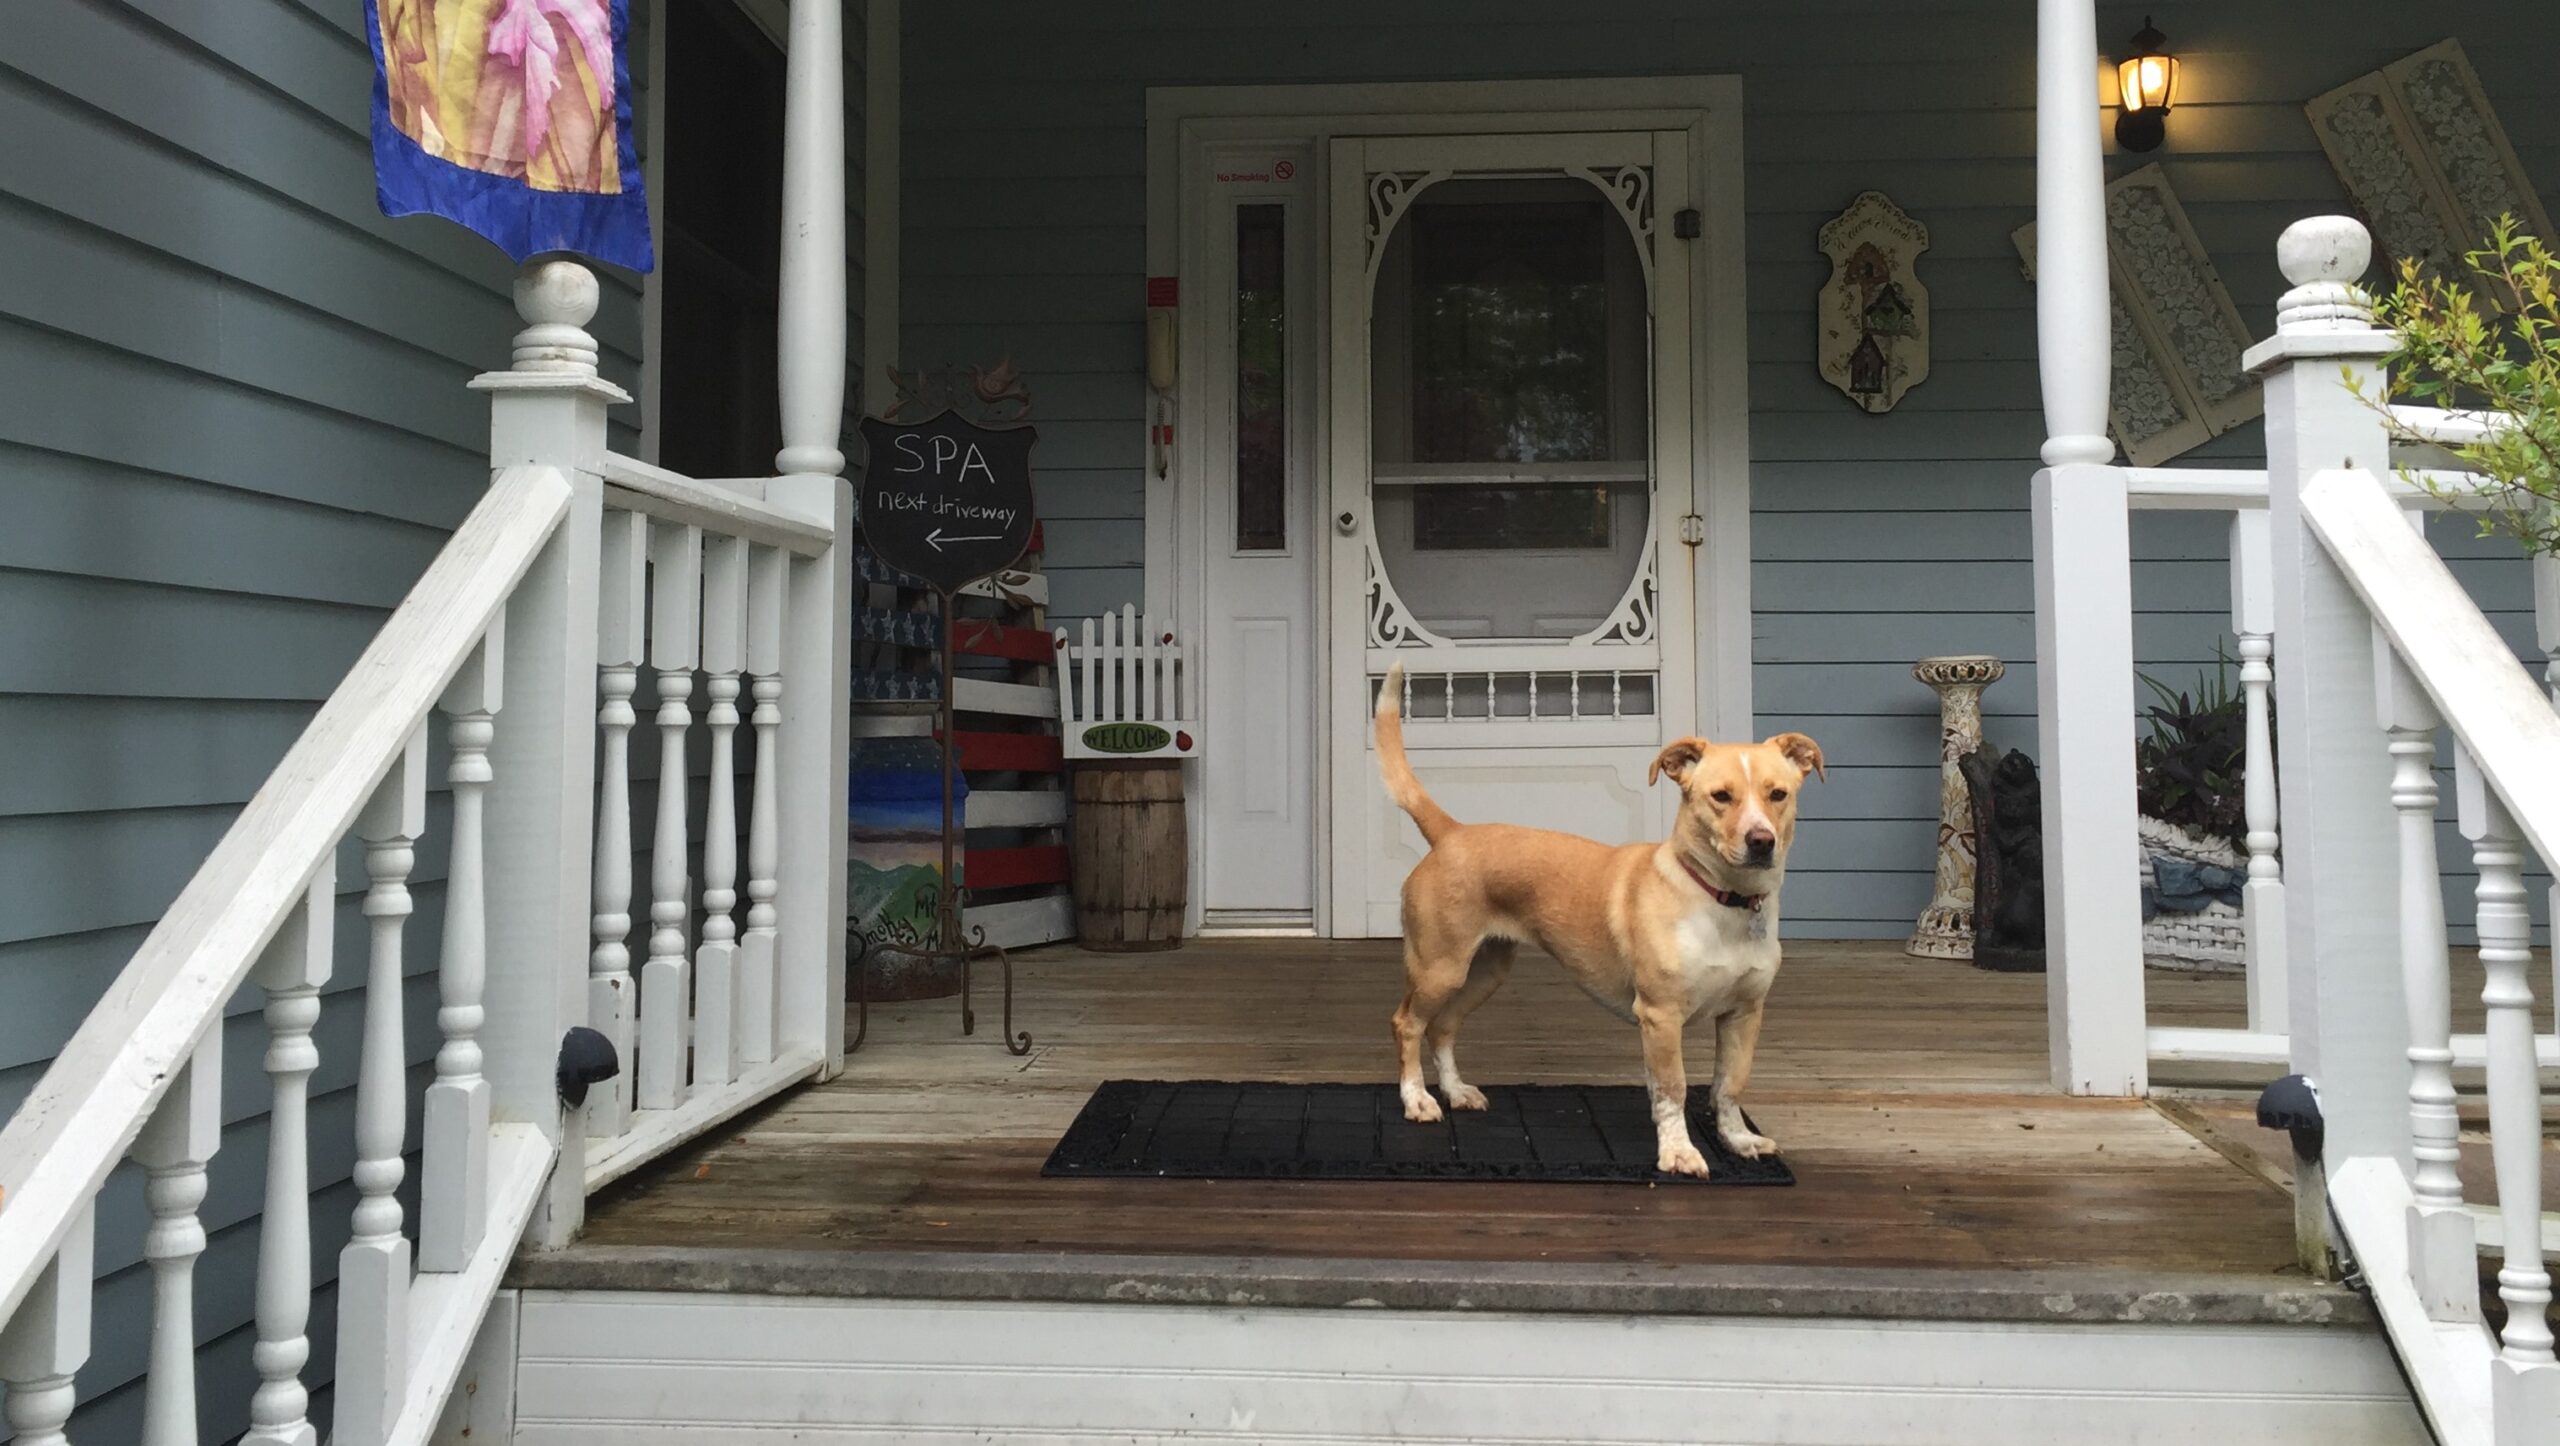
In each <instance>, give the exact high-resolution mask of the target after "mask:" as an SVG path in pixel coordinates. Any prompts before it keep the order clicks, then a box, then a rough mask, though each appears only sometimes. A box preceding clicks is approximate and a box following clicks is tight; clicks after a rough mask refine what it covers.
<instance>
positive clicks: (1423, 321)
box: [1229, 131, 1698, 937]
mask: <svg viewBox="0 0 2560 1446" xmlns="http://www.w3.org/2000/svg"><path fill="white" fill-rule="evenodd" d="M1688 145H1689V136H1688V133H1687V132H1683V131H1636V132H1588V133H1574V134H1543V135H1472V136H1412V137H1367V138H1357V139H1337V140H1335V141H1334V142H1333V143H1332V148H1331V151H1330V154H1329V156H1328V158H1327V159H1328V176H1327V182H1328V202H1329V212H1330V216H1329V223H1330V224H1329V230H1330V232H1331V235H1330V239H1329V241H1328V257H1327V260H1328V266H1327V271H1328V273H1329V274H1328V306H1327V334H1328V343H1329V356H1330V363H1331V368H1330V374H1329V377H1328V380H1327V396H1328V405H1327V424H1328V448H1327V455H1326V465H1327V475H1326V482H1325V486H1326V494H1327V496H1326V504H1325V516H1324V523H1323V525H1324V526H1325V528H1326V530H1327V532H1328V534H1329V535H1328V537H1327V539H1326V541H1327V547H1326V554H1327V563H1326V576H1327V580H1326V584H1325V586H1326V589H1327V600H1328V602H1329V604H1330V606H1329V608H1328V609H1327V611H1328V614H1329V616H1330V627H1329V637H1328V639H1327V641H1328V644H1329V646H1328V648H1327V649H1326V656H1327V658H1328V663H1327V673H1328V679H1327V687H1326V699H1327V707H1326V727H1327V729H1328V735H1329V737H1330V738H1331V740H1332V743H1333V746H1332V748H1331V750H1330V753H1331V758H1332V768H1331V773H1332V780H1331V791H1332V827H1331V830H1330V832H1331V849H1330V852H1331V855H1332V858H1331V866H1332V910H1331V914H1332V920H1331V922H1332V928H1333V932H1334V933H1336V934H1338V935H1343V936H1353V937H1356V936H1361V935H1370V936H1391V935H1394V934H1397V933H1400V932H1401V923H1400V919H1399V916H1398V899H1397V895H1398V890H1399V889H1400V888H1401V886H1402V884H1403V881H1404V876H1405V875H1406V873H1408V872H1409V871H1410V870H1411V869H1412V867H1413V865H1414V864H1415V863H1416V862H1417V861H1418V860H1419V859H1420V858H1421V856H1422V852H1423V842H1422V838H1421V835H1420V833H1419V832H1418V831H1417V830H1416V829H1415V828H1414V826H1413V824H1412V823H1411V822H1410V821H1409V820H1408V819H1406V818H1405V817H1404V815H1403V814H1401V813H1400V812H1398V811H1397V810H1396V809H1395V808H1394V806H1393V805H1392V804H1390V803H1389V802H1388V801H1387V798H1386V794H1385V791H1384V790H1383V789H1382V788H1381V787H1380V785H1379V782H1378V775H1377V759H1376V754H1375V752H1374V751H1373V749H1372V747H1371V746H1370V741H1369V715H1370V710H1371V708H1372V706H1373V700H1374V699H1375V696H1376V689H1377V687H1378V686H1379V685H1380V680H1382V679H1383V677H1384V676H1385V674H1386V671H1387V669H1388V666H1389V665H1390V664H1392V663H1396V662H1401V663H1403V664H1404V666H1405V670H1406V690H1405V697H1404V705H1405V716H1406V718H1407V719H1408V720H1409V721H1408V723H1407V725H1406V730H1405V737H1406V742H1407V745H1408V747H1409V749H1410V751H1411V753H1412V757H1413V763H1414V767H1415V771H1416V772H1417V773H1418V774H1419V775H1420V776H1421V778H1422V781H1423V783H1424V785H1425V786H1426V787H1428V788H1429V789H1430V790H1431V791H1432V793H1433V794H1434V796H1436V797H1437V798H1438V799H1439V800H1440V802H1441V803H1442V804H1443V805H1444V806H1445V807H1446V808H1448V810H1449V811H1450V812H1451V813H1452V814H1454V815H1455V816H1456V817H1458V818H1459V819H1461V820H1466V821H1485V822H1490V821H1497V820H1498V821H1505V822H1513V823H1523V824H1531V825H1536V826H1540V827H1546V828H1558V829H1565V830H1568V831H1571V832H1574V833H1579V834H1583V835H1586V836H1589V837H1592V838H1597V839H1601V840H1603V841H1605V842H1612V843H1618V842H1631V841H1635V840H1638V839H1645V838H1658V837H1660V836H1661V835H1662V832H1663V830H1664V829H1665V828H1667V827H1668V825H1669V822H1670V814H1671V809H1670V798H1669V789H1668V787H1667V786H1659V785H1648V783H1647V782H1646V779H1645V771H1646V768H1647V766H1648V765H1649V764H1650V763H1651V762H1652V760H1653V758H1654V756H1655V754H1656V753H1657V752H1659V751H1660V749H1661V747H1662V745H1663V744H1664V743H1666V742H1668V741H1669V740H1671V739H1673V738H1677V737H1679V736H1681V735H1683V734H1686V733H1691V732H1694V731H1696V723H1695V718H1696V709H1697V687H1696V671H1695V670H1696V660H1697V648H1696V640H1695V636H1694V629H1695V627H1696V601H1695V593H1696V578H1695V575H1694V566H1693V563H1692V554H1693V550H1692V549H1691V548H1690V547H1688V546H1684V545H1683V533H1684V531H1688V530H1689V528H1688V527H1687V526H1684V524H1686V523H1688V522H1689V520H1690V518H1691V515H1692V514H1693V513H1695V512H1696V511H1697V510H1698V509H1697V507H1696V506H1695V505H1694V503H1693V500H1692V497H1691V478H1692V476H1693V471H1694V467H1693V457H1692V451H1693V447H1694V445H1695V440H1696V439H1695V437H1694V435H1693V430H1694V429H1693V426H1692V419H1693V411H1692V398H1693V390H1694V389H1693V385H1692V379H1693V357H1692V349H1691V338H1692V331H1693V322H1692V317H1691V295H1690V268H1689V266H1688V264H1687V263H1686V261H1685V259H1684V251H1683V250H1682V247H1683V244H1684V243H1683V242H1681V241H1679V240H1675V239H1674V238H1673V235H1672V232H1673V229H1674V217H1675V216H1677V215H1678V213H1680V212H1681V211H1683V210H1684V209H1686V208H1688V207H1690V206H1691V205H1692V204H1694V203H1693V201H1692V198H1691V195H1690V186H1691V183H1690V166H1689V160H1688ZM1692 535H1694V534H1692ZM1229 741H1231V742H1232V741H1233V735H1232V733H1231V734H1230V735H1229Z"/></svg>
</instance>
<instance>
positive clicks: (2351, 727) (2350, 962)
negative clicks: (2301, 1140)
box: [2247, 216, 2411, 1174]
mask: <svg viewBox="0 0 2560 1446" xmlns="http://www.w3.org/2000/svg"><path fill="white" fill-rule="evenodd" d="M2372 255H2373V245H2372V242H2371V240H2370V239H2369V238H2368V237H2367V236H2366V234H2365V230H2364V228H2363V227H2362V226H2360V225H2358V224H2356V223H2355V222H2354V221H2351V220H2348V219H2347V218H2345V217H2343V216H2315V217H2312V218H2311V219H2309V220H2304V221H2297V222H2295V223H2294V224H2293V225H2291V226H2289V227H2286V228H2285V233H2284V236H2283V238H2282V239H2281V240H2280V241H2278V242H2277V243H2276V260H2277V262H2278V264H2279V265H2280V266H2282V268H2283V270H2284V274H2285V279H2286V280H2288V281H2290V282H2292V283H2293V289H2292V290H2291V291H2288V292H2286V293H2285V294H2284V297H2283V299H2282V300H2281V301H2279V302H2277V303H2276V334H2275V336H2274V337H2273V338H2272V339H2271V340H2268V341H2263V342H2260V343H2258V344H2257V345H2256V346H2254V347H2251V348H2250V349H2249V352H2248V355H2247V363H2248V365H2249V367H2250V369H2251V370H2253V371H2255V372H2257V373H2258V374H2259V375H2260V376H2261V377H2262V378H2264V384H2265V388H2266V398H2267V518H2268V525H2269V528H2270V530H2271V531H2272V533H2273V542H2274V554H2275V579H2276V595H2275V602H2276V644H2277V646H2278V647H2279V648H2281V649H2282V650H2283V654H2284V658H2285V665H2284V666H2283V667H2280V668H2278V669H2276V717H2277V718H2278V719H2279V720H2281V723H2280V726H2281V727H2282V728H2283V730H2284V746H2283V748H2282V751H2281V755H2280V756H2279V757H2278V758H2277V760H2276V765H2277V768H2276V771H2277V792H2278V799H2277V802H2278V806H2279V809H2280V817H2281V819H2282V822H2283V828H2284V848H2285V860H2284V872H2285V944H2286V950H2287V952H2288V954H2289V955H2290V956H2291V957H2290V968H2289V970H2288V974H2287V985H2288V997H2287V999H2286V1017H2287V1027H2288V1029H2289V1031H2290V1034H2291V1036H2292V1042H2293V1067H2294V1069H2295V1070H2296V1071H2297V1072H2298V1073H2301V1074H2305V1075H2309V1076H2310V1077H2311V1079H2312V1081H2313V1082H2314V1083H2315V1084H2317V1085H2318V1086H2319V1088H2320V1110H2321V1115H2322V1117H2323V1121H2324V1123H2325V1126H2326V1135H2327V1140H2326V1144H2325V1147H2324V1150H2323V1157H2324V1159H2325V1160H2326V1162H2327V1164H2328V1167H2329V1170H2330V1172H2331V1173H2333V1174H2334V1173H2335V1172H2336V1170H2337V1167H2338V1165H2339V1164H2340V1163H2341V1162H2343V1161H2346V1160H2349V1159H2354V1158H2362V1157H2381V1158H2385V1159H2396V1160H2397V1161H2398V1164H2399V1168H2400V1169H2401V1170H2402V1171H2403V1172H2404V1173H2405V1172H2406V1171H2408V1170H2409V1168H2410V1165H2411V1161H2410V1151H2409V1131H2408V1098H2409V1071H2408V1068H2407V1066H2406V1063H2405V1061H2406V1057H2407V1050H2408V1047H2409V1023H2408V1012H2407V1006H2406V1005H2405V1003H2404V1002H2403V999H2402V994H2401V963H2400V959H2399V956H2398V942H2399V937H2400V936H2399V931H2398V927H2397V923H2398V908H2397V899H2398V889H2399V868H2400V865H2399V858H2398V850H2397V844H2396V842H2395V833H2394V827H2395V825H2394V814H2393V809H2392V804H2391V772H2392V770H2391V757H2390V753H2389V751H2388V749H2387V748H2386V747H2384V746H2383V745H2382V744H2381V743H2379V742H2377V740H2376V729H2375V722H2376V720H2375V717H2374V708H2373V701H2372V700H2373V699H2374V697H2375V693H2374V681H2375V679H2374V635H2373V626H2372V622H2371V620H2370V615H2369V614H2367V613H2366V611H2365V608H2364V604H2363V603H2362V602H2360V601H2359V600H2358V599H2357V597H2356V595H2355V592H2354V590H2353V589H2352V588H2350V587H2349V586H2348V584H2347V580H2346V577H2345V576H2344V575H2343V574H2342V573H2340V572H2339V570H2338V567H2337V564H2336V563H2334V562H2332V561H2331V560H2330V558H2329V554H2328V550H2327V549H2326V548H2324V547H2323V546H2322V545H2321V543H2320V540H2319V539H2318V538H2316V537H2314V536H2312V534H2311V530H2310V528H2309V527H2308V526H2307V525H2306V524H2305V523H2304V521H2303V517H2302V507H2301V491H2302V484H2303V482H2304V481H2305V480H2306V479H2308V478H2309V477H2310V476H2311V475H2312V474H2313V473H2314V472H2317V471H2320V470H2321V469H2324V468H2329V467H2362V468H2367V469H2370V470H2371V471H2373V472H2375V473H2376V474H2384V473H2387V471H2388V469H2389V467H2390V465H2391V459H2390V440H2389V437H2388V435H2387V434H2386V432H2385V430H2384V427H2383V422H2382V418H2381V417H2380V415H2379V414H2377V413H2376V412H2375V411H2374V410H2373V409H2372V408H2371V407H2369V406H2367V405H2366V404H2365V403H2363V402H2361V401H2358V400H2357V399H2356V398H2355V396H2354V395H2353V394H2352V393H2350V392H2349V391H2348V389H2347V387H2346V386H2345V385H2344V384H2343V382H2342V381H2341V378H2340V371H2341V368H2343V369H2345V371H2346V372H2348V373H2349V374H2351V375H2352V376H2354V377H2355V378H2356V379H2357V381H2358V382H2359V383H2360V384H2361V385H2362V386H2363V387H2364V389H2365V391H2366V392H2367V394H2368V395H2371V394H2374V393H2376V392H2378V391H2379V388H2380V372H2379V369H2378V368H2377V367H2376V366H2375V362H2376V360H2377V359H2378V358H2380V357H2382V356H2383V355H2385V354H2386V353H2388V352H2389V351H2390V350H2391V346H2392V338H2391V335H2390V333H2388V332H2385V331H2382V330H2379V329H2377V328H2376V327H2375V326H2374V325H2373V318H2372V313H2371V311H2370V310H2369V309H2368V308H2367V307H2366V305H2365V304H2364V302H2363V300H2362V299H2361V298H2360V297H2359V296H2358V295H2356V294H2355V293H2354V292H2353V291H2352V290H2351V288H2352V287H2353V285H2354V284H2355V283H2356V282H2357V280H2358V279H2359V278H2361V277H2362V276H2363V275H2364V272H2365V267H2366V265H2367V263H2368V262H2369V261H2370V260H2371V259H2372ZM2382 1061H2390V1062H2392V1063H2393V1066H2394V1067H2389V1068H2378V1067H2376V1066H2377V1065H2378V1064H2379V1063H2380V1062H2382ZM2333 1064H2334V1065H2335V1066H2336V1067H2335V1068H2331V1067H2330V1066H2331V1065H2333Z"/></svg>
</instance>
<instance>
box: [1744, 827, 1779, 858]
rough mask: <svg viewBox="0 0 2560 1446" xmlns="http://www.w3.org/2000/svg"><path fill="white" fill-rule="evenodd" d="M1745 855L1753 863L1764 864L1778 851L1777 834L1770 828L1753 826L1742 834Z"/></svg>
mask: <svg viewBox="0 0 2560 1446" xmlns="http://www.w3.org/2000/svg"><path fill="white" fill-rule="evenodd" d="M1742 847H1743V852H1744V854H1745V856H1747V857H1748V858H1749V859H1750V860H1751V862H1753V863H1755V864H1765V863H1767V862H1768V861H1769V860H1770V858H1771V857H1772V856H1774V855H1775V854H1776V853H1777V851H1778V835H1777V834H1776V833H1775V832H1773V831H1772V830H1769V829H1765V828H1755V829H1753V830H1751V832H1749V833H1747V834H1744V835H1743V836H1742Z"/></svg>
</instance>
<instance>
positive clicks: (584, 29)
mask: <svg viewBox="0 0 2560 1446" xmlns="http://www.w3.org/2000/svg"><path fill="white" fill-rule="evenodd" d="M364 8H365V22H366V24H365V28H366V30H367V31H368V32H369V33H370V34H371V36H372V39H373V172H374V187H375V191H376V193H377V195H378V196H379V198H380V200H381V202H382V212H383V214H384V215H386V216H409V215H415V214H418V213H419V212H425V213H428V214H430V215H436V216H443V217H446V218H447V219H449V220H453V221H458V222H460V223H461V224H463V225H465V226H468V227H470V228H471V229H472V230H474V231H477V232H479V233H480V234H481V235H483V236H486V237H488V238H489V239H490V240H491V241H493V242H496V243H497V245H498V247H499V249H501V250H503V251H505V252H506V253H507V255H509V256H511V257H513V258H514V259H515V260H517V261H523V260H525V259H527V258H528V257H532V256H537V255H540V254H542V253H543V252H546V251H569V252H575V253H577V254H579V255H581V256H588V257H592V258H594V259H596V260H598V261H609V262H612V263H613V264H615V265H617V266H627V267H630V268H631V269H632V270H634V271H647V270H649V269H650V267H651V265H652V263H653V261H654V258H653V257H652V255H651V253H650V247H649V203H648V200H647V198H646V197H645V196H643V195H642V194H641V189H640V159H639V149H638V146H637V145H636V143H635V141H634V138H633V136H632V133H631V67H630V64H629V60H628V57H627V55H626V53H625V48H624V47H625V43H626V40H627V37H628V33H629V30H630V23H631V6H630V0H365V7H364Z"/></svg>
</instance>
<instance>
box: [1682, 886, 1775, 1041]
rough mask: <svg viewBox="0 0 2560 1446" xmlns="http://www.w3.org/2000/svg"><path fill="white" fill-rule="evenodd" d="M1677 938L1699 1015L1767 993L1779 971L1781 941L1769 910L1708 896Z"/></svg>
mask: <svg viewBox="0 0 2560 1446" xmlns="http://www.w3.org/2000/svg"><path fill="white" fill-rule="evenodd" d="M1672 939H1673V942H1674V945H1675V947H1676V948H1677V949H1678V951H1679V959H1680V973H1681V975H1682V976H1683V977H1684V978H1685V979H1686V980H1687V981H1688V986H1689V1008H1690V1012H1691V1013H1692V1014H1693V1015H1694V1014H1696V1013H1698V1012H1699V1011H1702V1010H1721V1008H1722V1007H1723V1006H1724V1005H1725V1004H1726V1003H1727V1002H1728V1001H1731V1000H1734V999H1737V998H1742V997H1757V996H1758V995H1759V994H1762V993H1765V992H1766V991H1767V989H1768V987H1769V979H1770V977H1771V976H1773V975H1775V974H1776V973H1777V972H1778V941H1777V938H1776V937H1775V935H1774V934H1772V933H1771V931H1770V928H1769V915H1768V913H1767V912H1766V910H1764V909H1736V908H1732V907H1730V906H1728V905H1725V904H1719V903H1717V902H1715V901H1714V900H1711V899H1709V900H1702V901H1700V902H1699V904H1698V905H1697V907H1695V908H1692V909H1690V910H1688V911H1687V912H1686V913H1684V914H1682V915H1681V916H1680V919H1679V922H1677V923H1676V924H1674V925H1673V926H1672Z"/></svg>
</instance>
